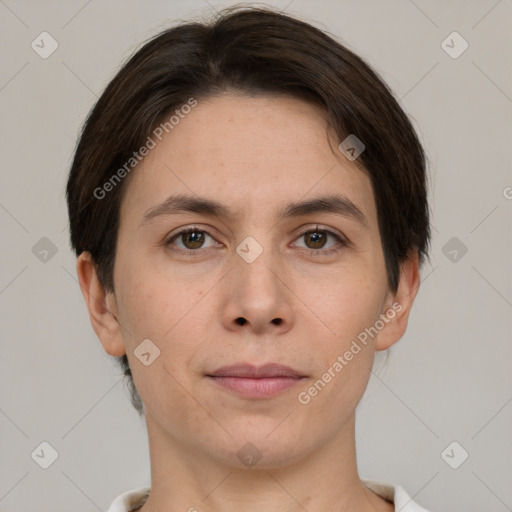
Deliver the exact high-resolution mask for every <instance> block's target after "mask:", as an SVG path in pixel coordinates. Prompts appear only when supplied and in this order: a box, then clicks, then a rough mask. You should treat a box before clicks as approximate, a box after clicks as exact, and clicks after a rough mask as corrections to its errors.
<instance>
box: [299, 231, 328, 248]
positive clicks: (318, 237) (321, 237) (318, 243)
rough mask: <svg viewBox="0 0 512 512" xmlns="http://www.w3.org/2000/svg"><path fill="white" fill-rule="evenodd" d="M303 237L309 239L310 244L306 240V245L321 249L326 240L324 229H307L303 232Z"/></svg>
mask: <svg viewBox="0 0 512 512" xmlns="http://www.w3.org/2000/svg"><path fill="white" fill-rule="evenodd" d="M303 236H304V239H305V240H308V239H309V241H310V244H308V242H306V245H307V246H308V247H309V248H310V249H322V248H323V246H324V245H325V243H326V242H327V236H326V233H325V232H324V231H308V232H307V233H304V235H303Z"/></svg>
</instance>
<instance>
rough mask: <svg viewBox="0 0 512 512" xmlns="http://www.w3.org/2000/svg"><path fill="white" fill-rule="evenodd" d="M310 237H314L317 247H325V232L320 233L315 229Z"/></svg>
mask: <svg viewBox="0 0 512 512" xmlns="http://www.w3.org/2000/svg"><path fill="white" fill-rule="evenodd" d="M309 236H310V238H311V239H313V244H314V245H315V248H319V247H323V245H324V244H323V240H321V239H322V238H323V237H324V236H325V235H324V234H323V233H319V232H318V231H315V232H314V233H310V235H309Z"/></svg>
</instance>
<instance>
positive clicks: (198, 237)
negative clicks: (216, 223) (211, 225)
mask: <svg viewBox="0 0 512 512" xmlns="http://www.w3.org/2000/svg"><path fill="white" fill-rule="evenodd" d="M180 236H181V241H182V242H183V245H184V246H185V247H186V248H187V249H199V248H200V247H201V246H202V245H203V243H204V238H205V237H204V232H202V231H187V232H185V233H181V235H180Z"/></svg>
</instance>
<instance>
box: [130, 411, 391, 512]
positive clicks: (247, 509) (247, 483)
mask: <svg viewBox="0 0 512 512" xmlns="http://www.w3.org/2000/svg"><path fill="white" fill-rule="evenodd" d="M146 423H147V426H148V438H149V446H150V458H151V480H152V485H151V493H150V496H149V498H148V500H147V501H146V503H145V504H144V505H143V506H142V507H141V508H139V509H137V511H140V512H159V511H162V510H165V511H166V512H178V511H180V512H183V511H188V512H221V511H222V512H232V511H233V512H234V511H237V512H238V511H239V510H240V509H243V510H244V512H260V511H261V510H265V511H268V512H273V511H278V510H279V511H286V512H299V511H300V512H303V511H304V510H308V511H309V512H315V511H323V510H332V511H336V512H348V511H354V510H357V511H358V512H370V511H381V512H392V511H393V510H394V507H393V505H392V504H391V503H389V502H386V501H385V500H384V499H383V498H381V497H380V496H378V495H377V494H375V493H374V492H372V491H370V490H369V489H367V488H366V487H365V486H364V485H363V484H362V483H361V481H360V479H359V476H358V472H357V464H356V455H355V435H354V430H355V428H354V427H355V418H354V416H351V417H350V419H349V420H348V421H347V422H346V423H345V424H344V425H343V427H342V428H341V429H340V431H339V432H338V433H337V434H336V435H335V437H333V438H332V439H330V440H327V441H326V442H325V443H324V444H323V445H322V446H320V448H316V449H315V450H311V451H310V453H309V454H306V455H305V456H304V457H303V458H301V459H300V460H297V461H295V462H292V463H289V461H287V463H285V462H284V461H283V464H282V465H281V464H277V465H273V466H272V467H258V464H256V465H255V466H253V467H251V468H243V469H240V468H239V467H236V466H235V465H230V464H228V463H226V462H225V461H219V460H218V459H214V458H212V457H211V456H210V455H208V454H206V453H204V452H201V451H197V449H195V450H194V449H192V448H191V447H187V446H184V445H183V443H182V442H177V441H176V439H174V438H172V437H170V436H169V433H168V432H164V431H162V430H161V429H160V428H159V426H158V425H157V423H156V422H155V421H153V420H152V419H151V418H149V417H148V416H146ZM305 452H307V448H306V447H305Z"/></svg>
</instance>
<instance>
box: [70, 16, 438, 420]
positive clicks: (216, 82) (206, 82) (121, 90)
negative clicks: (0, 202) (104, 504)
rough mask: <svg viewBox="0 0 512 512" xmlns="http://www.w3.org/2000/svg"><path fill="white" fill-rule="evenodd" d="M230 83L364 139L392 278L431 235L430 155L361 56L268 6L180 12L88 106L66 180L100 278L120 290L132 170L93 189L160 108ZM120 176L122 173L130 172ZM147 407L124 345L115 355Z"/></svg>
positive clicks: (77, 236) (77, 234)
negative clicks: (306, 105) (316, 114)
mask: <svg viewBox="0 0 512 512" xmlns="http://www.w3.org/2000/svg"><path fill="white" fill-rule="evenodd" d="M226 91H237V92H241V93H247V94H281V95H282V94H285V95H288V96H292V97H295V98H299V99H303V100H305V101H308V102H312V103H315V104H316V105H318V106H320V107H321V108H322V109H323V111H324V112H325V113H326V116H327V120H328V124H329V126H330V127H332V128H333V129H334V131H335V133H336V135H337V136H338V137H339V141H340V142H341V141H343V140H344V139H345V138H346V137H347V136H349V135H355V136H356V137H357V138H358V139H359V140H360V141H362V142H363V144H364V146H365V149H364V151H363V152H362V153H361V154H360V155H359V157H358V158H357V161H356V164H357V165H359V166H360V168H361V169H362V170H363V172H366V173H367V174H368V175H369V177H370V179H371V183H372V187H373V192H374V195H375V201H376V207H377V214H378V223H379V231H380V235H381V239H382V248H383V253H384V257H385V262H386V271H387V278H388V283H389V288H390V289H391V290H392V291H396V289H397V286H398V281H399V270H400V264H401V263H402V262H404V261H405V260H406V259H407V257H408V256H409V255H410V253H411V251H417V252H418V256H419V262H420V264H421V263H422V262H423V260H424V258H425V257H428V245H429V239H430V224H429V208H428V201H427V177H426V156H425V154H424V151H423V148H422V146H421V144H420V142H419V140H418V137H417V134H416V133H415V130H414V128H413V126H412V124H411V122H410V121H409V119H408V117H407V115H406V114H405V113H404V111H403V110H402V108H401V107H400V105H399V103H398V102H397V100H396V99H395V98H394V96H393V94H392V93H391V91H390V89H389V88H388V87H387V85H386V84H385V83H384V82H383V81H382V80H381V79H380V78H379V76H378V75H377V73H376V72H374V71H373V70H372V69H371V67H370V66H369V65H368V64H367V63H365V62H364V61H363V60H362V59H361V58H360V57H359V56H357V55H355V54H354V53H353V52H352V51H350V50H348V49H347V48H346V47H345V46H343V45H342V44H341V43H339V42H337V41H336V40H334V39H333V38H332V37H331V36H329V35H327V34H326V33H324V32H323V31H321V30H319V29H317V28H315V27H313V26H312V25H310V24H308V23H306V22H304V21H301V20H299V19H296V18H293V17H291V16H288V15H285V14H282V13H280V12H276V11H274V10H272V9H270V8H254V7H242V8H240V7H236V6H235V7H230V8H227V9H224V10H223V11H220V12H219V13H218V14H217V15H216V16H215V17H214V19H212V20H211V21H209V22H208V23H199V22H185V23H181V24H179V25H177V26H174V27H172V28H169V29H167V30H165V31H163V32H161V33H160V34H158V35H156V36H155V37H153V38H152V39H150V40H149V41H148V42H147V43H146V44H144V46H143V47H142V48H140V49H139V50H138V51H137V52H136V53H135V54H134V55H133V56H132V57H131V58H130V59H129V60H128V61H127V62H126V63H125V64H124V65H123V66H122V68H121V69H120V71H119V72H118V73H117V74H116V76H115V77H114V78H113V79H112V81H111V82H110V83H109V84H108V86H107V88H106V89H105V91H104V92H103V94H102V95H101V97H100V98H99V100H98V101H97V103H96V105H95V106H94V107H93V109H92V110H91V112H90V114H89V116H88V118H87V120H86V122H85V124H84V127H83V130H82V133H81V136H80V139H79V142H78V144H77V148H76V152H75V155H74V160H73V163H72V166H71V170H70V173H69V180H68V183H67V201H68V212H69V221H70V236H71V245H72V248H73V249H74V251H75V252H76V255H77V256H78V255H79V254H80V253H82V252H83V251H89V252H90V253H91V257H92V260H93V262H94V264H95V267H96V270H97V273H98V278H99V280H100V282H101V284H102V285H103V286H104V287H105V289H106V290H107V291H114V282H113V269H114V260H115V254H116V240H117V233H118V227H119V211H120V205H121V201H122V197H123V192H124V190H125V189H126V186H127V182H128V181H129V179H128V178H129V177H127V178H126V179H123V180H120V182H119V183H118V184H116V186H113V187H111V190H110V191H109V193H108V196H107V197H106V198H105V199H103V198H101V199H98V198H97V193H95V191H96V190H98V187H102V186H103V185H104V184H105V183H106V182H108V180H109V179H111V178H112V176H113V175H114V174H115V173H116V170H120V168H121V167H122V166H123V165H126V162H127V161H129V159H130V158H131V157H132V155H133V153H134V151H136V150H137V149H139V148H140V147H141V146H142V145H143V144H144V143H145V141H146V140H147V138H148V136H149V135H150V134H151V133H152V132H153V130H154V129H155V127H157V126H158V125H159V124H160V123H161V122H162V120H163V119H164V118H165V116H168V115H169V113H171V112H172V111H173V110H175V109H177V108H179V107H180V106H182V105H184V104H186V103H187V102H188V101H189V99H190V98H191V97H192V98H195V99H197V100H199V101H200V100H201V98H206V97H207V96H215V95H216V94H220V93H222V92H226ZM123 175H124V174H123ZM119 361H120V364H121V366H122V368H123V370H124V373H125V375H126V376H127V377H128V379H129V385H130V387H131V394H132V403H133V405H134V407H135V408H136V409H137V410H138V411H139V413H142V403H141V400H140V397H139V396H138V394H137V391H136V389H135V387H134V384H133V379H132V377H131V371H130V367H129V364H128V359H127V357H126V355H124V356H122V357H120V358H119Z"/></svg>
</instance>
